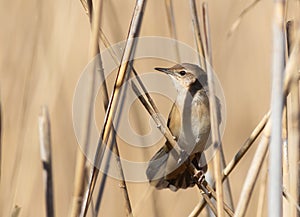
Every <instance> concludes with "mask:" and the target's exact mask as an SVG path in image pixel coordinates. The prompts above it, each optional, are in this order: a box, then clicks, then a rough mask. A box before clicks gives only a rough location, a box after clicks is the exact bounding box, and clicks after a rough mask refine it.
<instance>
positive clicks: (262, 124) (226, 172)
mask: <svg viewBox="0 0 300 217" xmlns="http://www.w3.org/2000/svg"><path fill="white" fill-rule="evenodd" d="M269 116H270V112H269V113H268V114H266V115H265V116H264V117H263V118H262V120H261V121H260V122H259V124H258V125H257V126H256V127H255V129H254V130H253V131H252V133H251V135H250V136H249V137H248V138H247V140H246V141H245V143H244V144H243V145H242V147H241V148H240V150H239V151H238V152H237V153H236V154H235V155H234V157H233V158H232V160H231V161H230V162H229V163H228V165H227V166H226V167H225V169H224V170H223V176H222V181H224V180H225V179H227V177H228V176H229V175H230V173H231V172H232V171H233V170H234V168H235V167H236V166H237V165H238V163H239V162H240V160H241V159H242V157H243V156H244V155H245V154H246V153H247V151H248V150H249V148H250V147H251V146H252V144H253V143H254V142H255V140H256V139H257V138H258V136H259V135H260V133H261V132H262V131H263V129H264V127H265V125H266V123H267V121H268V118H269ZM204 207H205V201H203V200H202V201H200V203H198V204H197V206H195V208H194V210H193V213H197V215H199V213H200V212H201V211H202V209H203V208H204Z"/></svg>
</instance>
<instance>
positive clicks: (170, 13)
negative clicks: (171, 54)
mask: <svg viewBox="0 0 300 217" xmlns="http://www.w3.org/2000/svg"><path fill="white" fill-rule="evenodd" d="M165 5H166V11H167V17H168V26H169V29H170V34H171V37H172V38H173V39H175V42H174V46H175V53H176V60H177V61H179V62H180V54H179V47H178V44H177V40H178V38H177V32H176V25H175V16H174V8H173V0H165Z"/></svg>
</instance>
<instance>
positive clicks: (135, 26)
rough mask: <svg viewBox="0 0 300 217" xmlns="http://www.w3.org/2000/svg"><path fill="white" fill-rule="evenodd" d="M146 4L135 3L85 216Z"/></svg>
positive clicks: (86, 197)
mask: <svg viewBox="0 0 300 217" xmlns="http://www.w3.org/2000/svg"><path fill="white" fill-rule="evenodd" d="M145 5H146V0H137V2H136V5H135V10H134V14H133V17H132V20H131V24H130V29H129V33H128V38H127V42H126V45H125V49H124V53H123V56H122V60H121V65H120V67H119V70H118V73H117V78H116V81H115V85H114V88H113V92H112V95H111V98H110V101H109V104H108V107H107V110H106V115H105V120H104V125H103V129H102V131H101V134H100V139H99V142H98V146H97V150H96V153H95V157H94V167H93V169H92V171H91V176H90V179H89V182H88V190H87V192H86V195H85V200H84V204H85V209H84V210H85V211H84V213H83V216H85V215H86V213H87V209H88V206H89V202H90V199H91V196H92V194H93V191H94V187H95V183H96V180H97V177H98V174H99V169H98V168H99V167H100V165H101V163H102V159H103V155H104V153H103V151H101V147H103V146H104V145H105V144H106V143H107V141H108V138H109V135H110V132H111V128H112V120H113V117H114V116H115V111H116V109H117V105H118V101H119V98H120V94H121V92H120V91H121V87H122V85H123V83H124V81H125V76H126V74H128V73H129V70H128V69H129V68H130V67H129V62H130V61H132V58H133V57H134V53H135V48H136V43H137V36H138V35H139V31H140V28H141V23H142V18H143V14H144V8H145ZM98 28H99V27H98ZM98 28H97V32H98ZM97 40H98V37H97Z"/></svg>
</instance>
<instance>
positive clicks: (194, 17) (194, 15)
mask: <svg viewBox="0 0 300 217" xmlns="http://www.w3.org/2000/svg"><path fill="white" fill-rule="evenodd" d="M190 8H191V14H192V23H193V31H194V39H195V42H196V45H197V51H198V58H199V64H200V66H201V67H202V69H204V71H206V64H205V57H204V53H205V52H204V45H203V39H202V36H201V31H200V23H199V19H198V12H197V7H196V1H195V0H190Z"/></svg>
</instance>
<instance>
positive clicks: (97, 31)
mask: <svg viewBox="0 0 300 217" xmlns="http://www.w3.org/2000/svg"><path fill="white" fill-rule="evenodd" d="M81 3H82V5H83V8H84V9H85V11H86V13H87V15H89V18H90V21H91V20H92V18H91V15H92V14H93V13H92V9H89V8H92V5H91V4H92V2H90V3H89V2H86V1H85V0H81ZM102 3H103V1H101V5H100V8H98V7H97V8H98V9H99V10H100V14H101V11H102V7H103V6H102ZM88 5H90V6H88ZM100 14H99V16H100ZM97 20H99V19H97ZM92 30H93V36H94V37H92V39H93V40H92V42H93V43H92V49H91V51H92V56H93V55H95V54H98V56H97V57H98V60H99V68H100V76H101V80H103V81H104V82H103V85H102V86H101V88H102V89H101V90H100V91H101V92H102V93H103V104H104V109H105V111H106V110H107V107H108V102H109V99H108V97H109V96H108V91H107V86H106V82H105V78H104V69H103V66H102V58H101V53H100V46H99V45H98V44H100V42H99V40H98V38H99V37H101V36H103V32H102V31H101V25H100V23H99V21H98V22H96V24H95V25H92ZM117 65H119V62H118V63H117ZM109 149H110V150H113V152H114V153H115V154H116V156H117V157H116V161H117V167H118V169H119V175H120V177H121V179H120V185H119V186H120V188H121V189H122V193H123V196H124V199H125V211H126V215H127V216H129V215H130V213H131V212H132V208H131V204H130V200H129V195H128V191H127V185H126V182H125V177H124V172H123V169H122V164H121V161H120V158H119V156H120V153H119V148H118V145H117V143H116V132H115V129H113V131H112V140H111V142H110V145H109ZM110 158H111V156H109V157H108V158H107V162H106V164H105V168H107V169H108V165H109V161H110ZM106 180H107V175H106V174H103V176H102V178H101V181H100V188H99V193H98V195H97V201H96V205H95V210H94V213H93V215H94V216H98V213H99V210H100V204H101V200H102V196H103V191H104V187H105V184H106ZM82 205H83V206H82V209H84V206H85V204H82Z"/></svg>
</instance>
